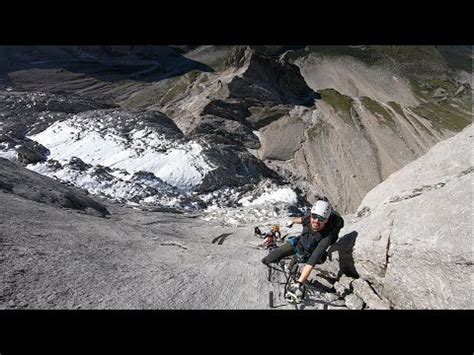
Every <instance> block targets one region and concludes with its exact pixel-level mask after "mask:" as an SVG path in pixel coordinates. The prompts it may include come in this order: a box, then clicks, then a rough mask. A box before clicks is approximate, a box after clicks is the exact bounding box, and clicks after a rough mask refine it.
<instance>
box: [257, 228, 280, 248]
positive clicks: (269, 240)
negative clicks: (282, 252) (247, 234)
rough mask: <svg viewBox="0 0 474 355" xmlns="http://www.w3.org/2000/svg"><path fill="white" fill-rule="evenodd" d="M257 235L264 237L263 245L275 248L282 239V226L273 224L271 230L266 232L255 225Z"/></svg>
mask: <svg viewBox="0 0 474 355" xmlns="http://www.w3.org/2000/svg"><path fill="white" fill-rule="evenodd" d="M255 235H256V236H258V237H260V238H262V239H263V243H262V244H261V245H260V246H261V247H264V248H265V249H273V248H275V247H276V246H277V244H276V242H277V241H279V240H281V233H280V226H279V225H278V224H274V225H272V228H271V230H270V232H268V233H265V234H263V233H262V232H261V231H260V229H259V228H258V227H255Z"/></svg>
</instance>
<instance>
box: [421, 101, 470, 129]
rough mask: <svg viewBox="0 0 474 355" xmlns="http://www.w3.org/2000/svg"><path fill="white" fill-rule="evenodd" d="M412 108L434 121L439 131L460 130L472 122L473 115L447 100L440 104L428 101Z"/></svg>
mask: <svg viewBox="0 0 474 355" xmlns="http://www.w3.org/2000/svg"><path fill="white" fill-rule="evenodd" d="M412 110H413V112H415V113H416V114H418V115H420V116H422V117H424V118H426V119H427V120H429V121H430V122H431V123H433V126H434V128H435V129H437V130H438V131H441V130H443V129H447V130H450V131H454V132H459V131H461V130H462V129H463V128H465V127H466V126H468V125H469V124H471V123H472V115H468V114H466V113H465V112H464V111H462V110H460V109H459V108H456V107H452V106H451V105H449V104H448V103H446V102H443V103H440V104H436V103H433V102H426V103H422V104H420V105H418V106H417V107H414V108H412Z"/></svg>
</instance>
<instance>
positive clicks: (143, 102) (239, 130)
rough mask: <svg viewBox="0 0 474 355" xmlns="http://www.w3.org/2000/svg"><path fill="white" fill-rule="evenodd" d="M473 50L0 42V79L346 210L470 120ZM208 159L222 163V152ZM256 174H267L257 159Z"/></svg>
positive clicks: (17, 88)
mask: <svg viewBox="0 0 474 355" xmlns="http://www.w3.org/2000/svg"><path fill="white" fill-rule="evenodd" d="M471 52H472V51H471V50H470V47H463V46H457V47H456V46H454V47H448V46H444V47H443V46H439V47H423V46H421V47H419V46H418V47H415V46H349V47H347V46H346V47H339V46H329V47H323V46H319V47H318V46H306V47H303V46H286V47H283V46H252V47H247V46H221V47H219V46H161V47H160V46H158V47H153V46H95V47H94V46H71V47H54V46H31V47H3V48H1V50H0V72H1V73H2V74H1V76H0V86H3V87H4V88H8V89H9V90H13V91H21V90H23V91H25V90H26V91H30V92H31V91H35V92H40V93H47V95H51V94H57V95H62V96H63V97H64V98H65V99H66V100H71V99H72V98H74V100H76V101H77V100H82V101H84V100H87V99H88V100H89V102H93V103H92V104H91V103H89V107H90V108H93V107H97V106H98V105H99V106H100V107H104V108H105V107H121V109H122V110H125V111H134V110H146V111H153V112H156V111H158V112H159V113H160V114H162V115H165V116H167V117H168V118H169V119H170V120H172V121H173V122H174V123H175V125H176V127H177V128H178V129H179V130H180V131H181V132H182V134H183V135H184V136H186V137H188V138H192V139H200V140H205V141H209V144H210V145H213V146H215V145H218V146H219V149H218V150H220V151H222V150H226V149H227V150H229V149H232V150H236V149H242V148H244V149H245V150H247V151H248V152H249V153H251V154H253V155H254V156H255V157H256V158H257V159H259V160H261V161H262V162H263V163H264V164H266V165H267V167H269V168H270V169H272V170H273V171H274V172H275V173H276V174H278V175H280V177H281V178H283V179H284V180H286V181H288V182H290V183H291V184H292V186H293V188H299V189H301V190H302V193H303V195H304V197H305V198H306V199H307V200H309V202H312V201H313V199H314V196H315V195H316V194H325V195H327V196H328V197H330V199H331V200H332V201H333V202H334V204H335V206H336V208H337V209H338V210H340V211H342V212H353V211H354V210H355V209H356V207H357V206H358V205H359V203H360V202H361V200H362V198H363V197H364V196H365V194H366V193H367V192H368V191H369V190H370V189H372V188H373V187H374V186H376V185H377V184H378V183H380V182H381V181H383V180H384V179H385V178H387V177H388V176H389V175H390V174H391V173H393V172H394V171H396V170H398V169H399V168H401V167H402V166H404V165H406V164H407V163H408V162H410V161H412V160H414V159H415V158H417V157H419V156H420V155H422V154H423V153H425V152H426V151H427V150H428V149H429V148H430V147H431V146H432V145H434V144H435V143H436V142H439V141H440V140H442V139H445V138H448V137H450V136H452V135H453V134H455V133H456V132H459V131H460V130H461V129H462V128H463V127H465V126H466V125H468V124H469V123H470V122H471V121H472V117H471V116H472V107H471V106H472V100H471V96H472V88H471V81H472V72H471V70H470V68H471V64H472V53H471ZM470 63H471V64H470ZM100 102H103V104H100ZM101 105H102V106H101ZM104 105H106V106H104ZM81 109H82V110H84V109H86V107H82V108H81ZM49 122H52V121H49ZM239 155H240V158H243V156H242V155H245V153H244V152H241V153H239ZM79 158H81V157H79ZM216 158H217V159H219V163H221V164H222V163H223V161H226V158H227V157H226V156H217V157H216ZM81 159H82V158H81ZM244 159H246V160H248V159H251V158H248V157H245V158H244ZM236 162H237V161H234V163H236ZM244 165H245V164H244ZM258 170H262V173H263V175H265V176H268V174H269V173H268V170H266V169H265V168H264V167H263V166H262V165H260V166H259V167H258ZM236 173H237V174H238V173H239V172H238V171H234V172H233V174H236ZM227 175H228V176H230V174H227ZM220 176H221V175H219V178H217V179H216V178H214V179H213V181H218V180H219V179H220ZM239 183H242V181H239ZM209 185H211V187H212V185H213V183H212V182H211V183H209Z"/></svg>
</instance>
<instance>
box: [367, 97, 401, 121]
mask: <svg viewBox="0 0 474 355" xmlns="http://www.w3.org/2000/svg"><path fill="white" fill-rule="evenodd" d="M361 101H362V104H363V105H364V106H365V108H367V110H369V111H370V112H372V113H373V114H374V115H375V116H377V117H379V118H381V122H382V123H384V124H385V125H390V126H394V125H395V122H394V121H393V117H392V115H391V114H390V112H388V111H387V110H386V109H385V108H384V107H383V106H382V105H380V104H379V103H378V102H377V101H375V100H372V99H371V98H370V97H367V96H362V98H361Z"/></svg>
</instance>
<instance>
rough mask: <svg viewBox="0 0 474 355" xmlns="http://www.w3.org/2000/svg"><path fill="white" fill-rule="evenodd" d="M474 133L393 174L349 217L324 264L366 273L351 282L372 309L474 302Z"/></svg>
mask: <svg viewBox="0 0 474 355" xmlns="http://www.w3.org/2000/svg"><path fill="white" fill-rule="evenodd" d="M473 133H474V132H473V128H472V125H471V126H469V127H467V128H466V129H464V130H463V131H462V132H461V133H459V134H458V135H456V136H454V137H452V138H450V139H447V140H445V141H443V142H440V143H438V144H437V145H435V146H434V147H433V148H432V149H431V150H430V151H429V152H428V153H427V154H425V155H424V156H422V157H421V158H419V159H417V160H416V161H414V162H412V163H410V164H408V165H407V166H405V167H404V168H402V169H400V170H399V171H397V172H396V173H394V174H392V175H391V176H390V177H389V178H388V179H387V180H386V181H384V182H383V183H381V184H380V185H378V186H377V187H376V188H374V189H373V190H372V191H370V192H369V193H368V194H367V196H366V197H365V198H364V200H363V201H362V203H361V205H360V207H359V209H358V213H357V214H356V215H352V216H348V218H347V219H346V222H347V223H346V226H345V227H344V229H343V230H342V231H341V235H342V236H343V237H342V238H341V240H340V241H339V242H338V243H337V244H336V245H334V246H333V248H332V253H331V256H332V261H329V262H327V265H325V266H324V267H325V268H327V269H328V270H330V271H331V272H333V273H339V274H341V267H345V270H344V273H346V274H349V275H351V276H355V277H357V276H358V277H359V279H358V280H356V281H357V282H356V281H354V282H352V284H351V285H352V287H353V289H354V292H355V293H356V294H357V295H358V296H359V297H361V298H362V299H363V300H364V302H366V303H367V305H368V308H372V307H375V308H384V307H388V303H387V302H389V303H390V306H391V307H392V308H403V309H471V308H473V306H474V304H473V298H472V274H473V269H472V265H473V256H472V255H473V254H472V253H473V249H472V248H473V247H472V245H473V244H472V173H473V172H474V167H473V164H472V158H471V156H472V144H473ZM355 285H356V287H355ZM371 303H372V306H371Z"/></svg>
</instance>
